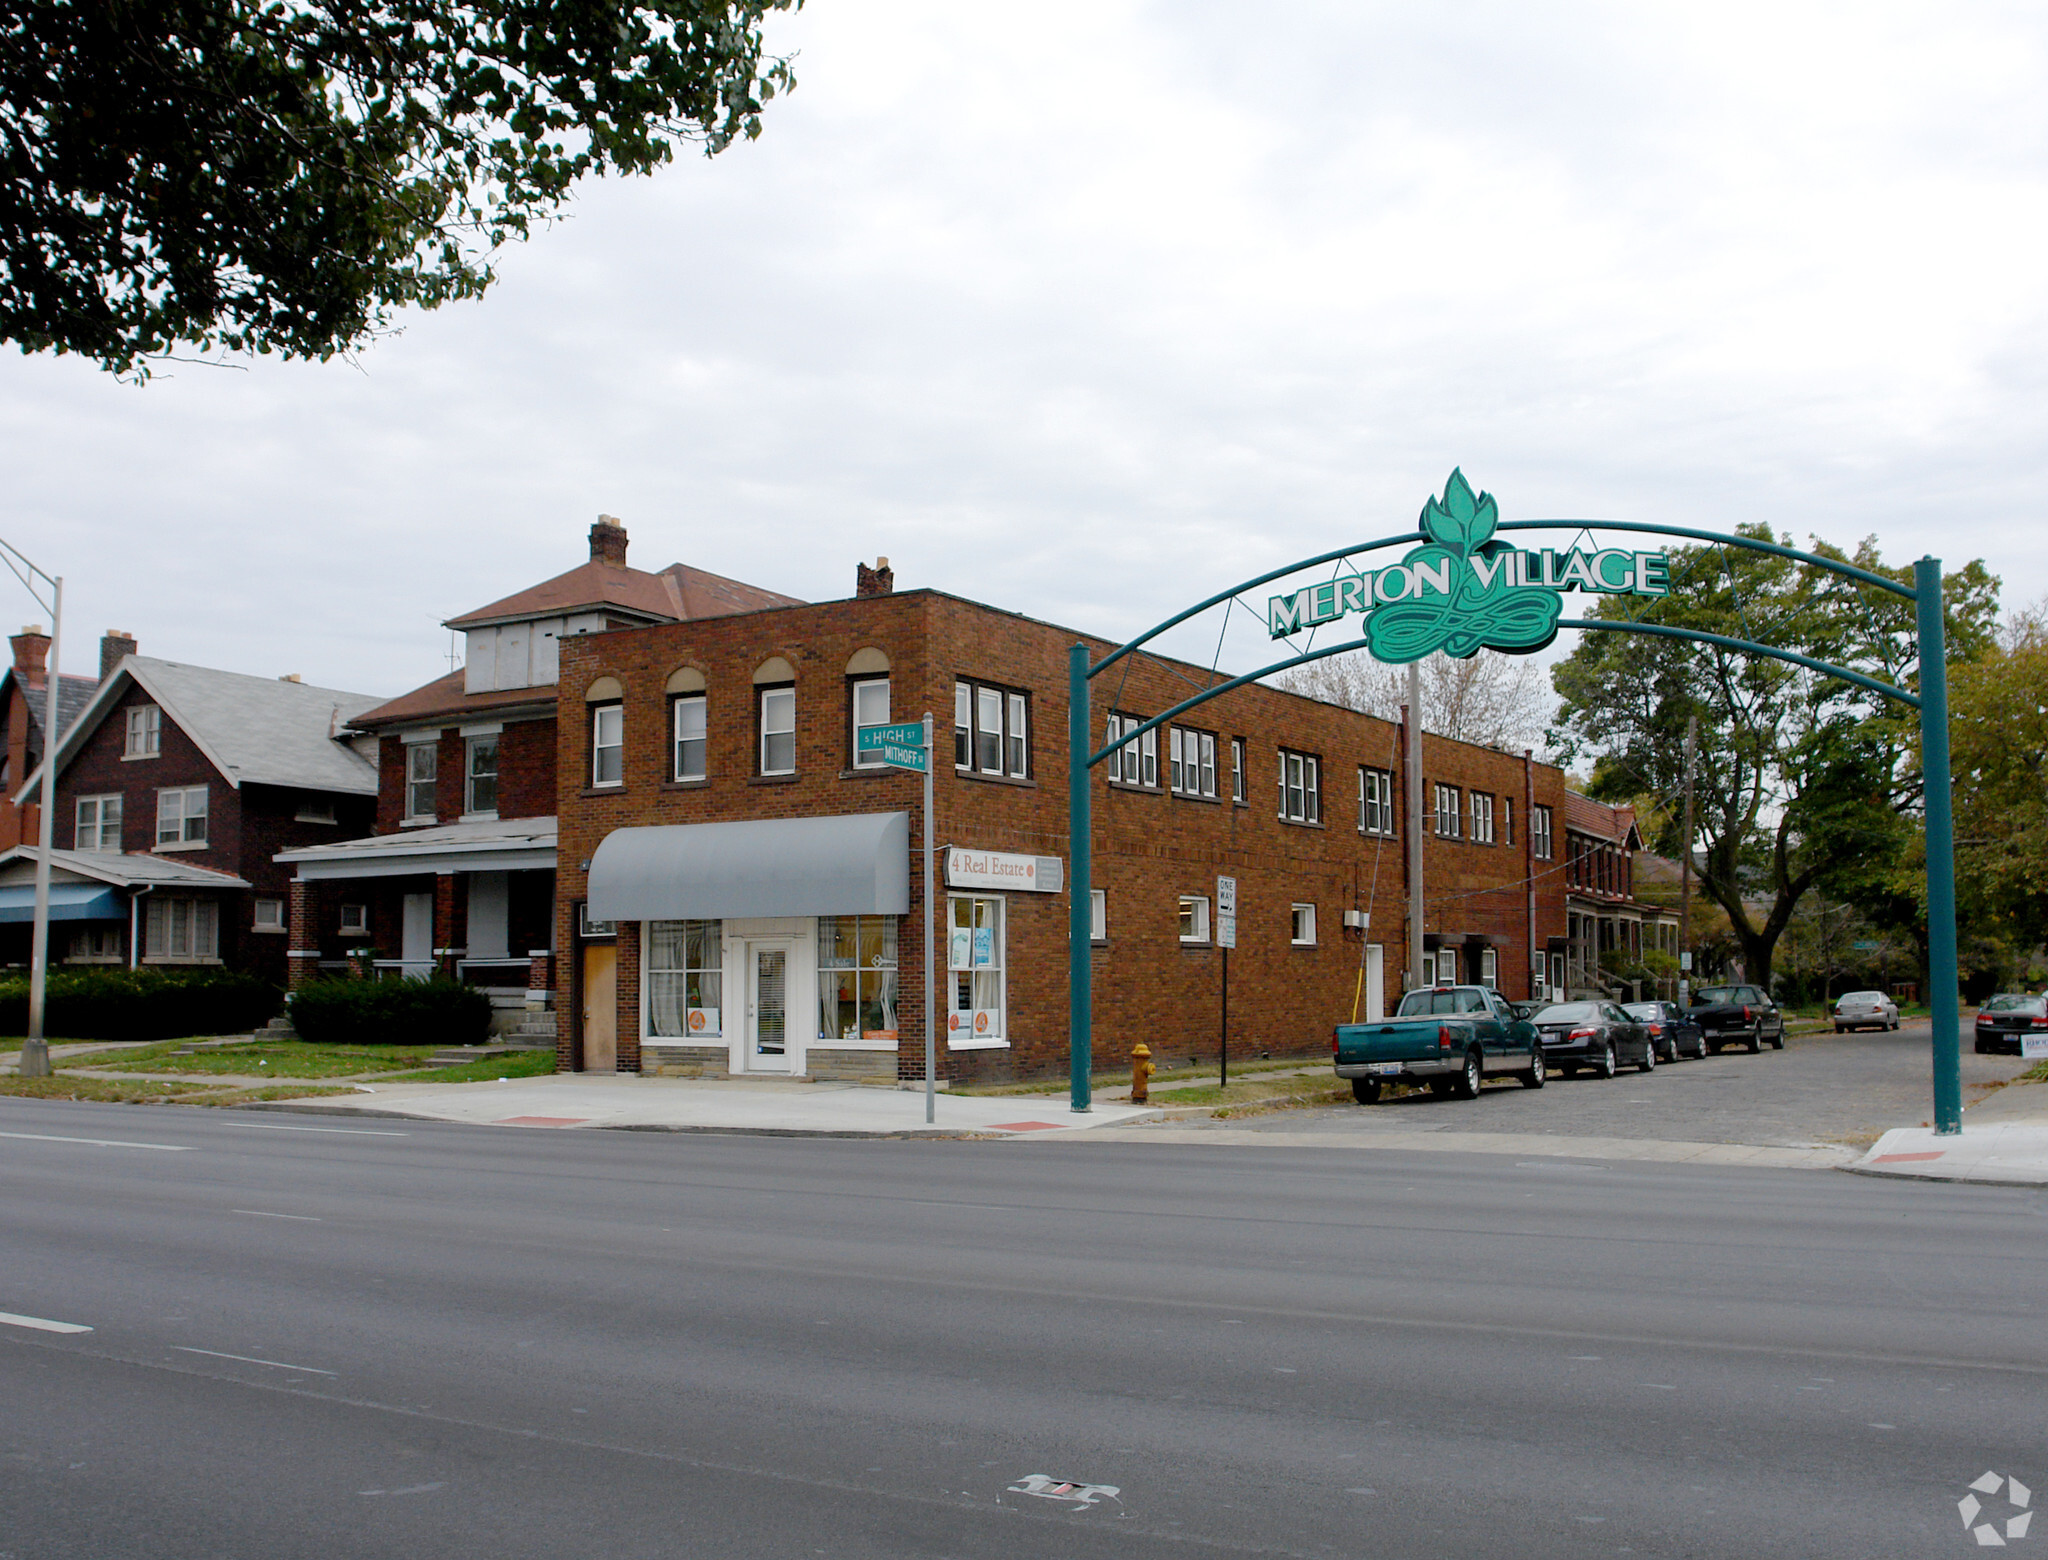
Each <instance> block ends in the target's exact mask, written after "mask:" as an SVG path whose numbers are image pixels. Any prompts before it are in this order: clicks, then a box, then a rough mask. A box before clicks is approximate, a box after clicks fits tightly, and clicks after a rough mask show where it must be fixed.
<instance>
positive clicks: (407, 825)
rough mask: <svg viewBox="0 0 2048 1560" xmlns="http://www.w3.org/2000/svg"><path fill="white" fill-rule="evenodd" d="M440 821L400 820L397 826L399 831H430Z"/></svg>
mask: <svg viewBox="0 0 2048 1560" xmlns="http://www.w3.org/2000/svg"><path fill="white" fill-rule="evenodd" d="M440 821H441V820H440V819H439V818H426V817H421V818H401V819H399V820H398V826H399V827H400V828H401V829H431V828H432V827H433V826H434V825H435V824H437V823H439V822H440Z"/></svg>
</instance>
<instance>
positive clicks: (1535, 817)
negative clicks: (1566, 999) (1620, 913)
mask: <svg viewBox="0 0 2048 1560" xmlns="http://www.w3.org/2000/svg"><path fill="white" fill-rule="evenodd" d="M1529 848H1530V850H1531V851H1533V852H1534V853H1535V854H1536V855H1537V856H1539V857H1541V858H1542V859H1543V860H1545V861H1548V860H1549V859H1550V853H1551V849H1552V842H1551V836H1550V809H1549V808H1548V807H1532V808H1530V809H1529ZM1556 984H1558V985H1560V986H1562V985H1563V984H1564V982H1563V981H1561V980H1560V981H1558V982H1557V983H1556Z"/></svg>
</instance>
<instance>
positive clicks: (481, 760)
mask: <svg viewBox="0 0 2048 1560" xmlns="http://www.w3.org/2000/svg"><path fill="white" fill-rule="evenodd" d="M464 746H465V748H466V750H467V752H466V756H467V759H468V762H467V763H466V764H465V765H464V776H465V778H464V782H463V793H462V810H463V812H465V813H468V814H472V815H473V814H476V813H492V814H495V813H496V812H497V810H498V739H497V736H496V735H495V734H493V735H491V736H486V737H470V738H468V739H467V740H466V741H465V744H464Z"/></svg>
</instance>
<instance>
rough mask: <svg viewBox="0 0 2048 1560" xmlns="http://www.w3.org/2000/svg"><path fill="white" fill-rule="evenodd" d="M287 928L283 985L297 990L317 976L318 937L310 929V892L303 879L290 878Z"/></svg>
mask: <svg viewBox="0 0 2048 1560" xmlns="http://www.w3.org/2000/svg"><path fill="white" fill-rule="evenodd" d="M289 915H290V919H289V921H288V923H287V924H288V925H289V926H290V928H291V930H290V932H289V934H288V938H287V940H288V941H289V943H290V946H289V947H288V948H286V949H285V955H284V966H285V986H286V988H287V989H288V990H291V991H297V990H298V989H299V988H300V987H301V986H303V985H305V984H306V982H307V981H309V980H313V979H316V978H317V977H318V976H319V974H320V938H319V934H318V933H317V932H316V931H315V929H314V926H313V889H312V885H311V884H309V883H308V882H307V881H306V880H305V879H304V878H296V877H295V878H293V879H292V885H291V907H290V912H289Z"/></svg>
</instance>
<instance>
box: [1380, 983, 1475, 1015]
mask: <svg viewBox="0 0 2048 1560" xmlns="http://www.w3.org/2000/svg"><path fill="white" fill-rule="evenodd" d="M1485 1011H1486V998H1484V997H1482V996H1481V995H1480V994H1479V993H1478V992H1476V991H1466V990H1461V989H1459V988H1457V987H1454V986H1439V987H1437V988H1436V989H1434V990H1431V991H1411V992H1409V993H1408V995H1407V996H1405V997H1403V998H1402V999H1401V1006H1400V1007H1399V1008H1398V1009H1397V1010H1396V1011H1395V1014H1394V1016H1395V1017H1396V1018H1430V1017H1433V1016H1435V1015H1436V1014H1438V1013H1483V1012H1485Z"/></svg>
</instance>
